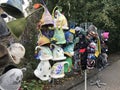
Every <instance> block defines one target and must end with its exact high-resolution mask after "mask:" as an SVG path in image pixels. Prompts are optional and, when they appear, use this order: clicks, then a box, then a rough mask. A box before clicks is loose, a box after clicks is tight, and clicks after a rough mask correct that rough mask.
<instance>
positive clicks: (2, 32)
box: [0, 16, 11, 38]
mask: <svg viewBox="0 0 120 90" xmlns="http://www.w3.org/2000/svg"><path fill="white" fill-rule="evenodd" d="M10 34H11V32H10V30H9V29H8V27H7V24H6V22H5V21H4V19H3V18H2V17H1V16H0V38H3V37H6V36H9V35H10Z"/></svg>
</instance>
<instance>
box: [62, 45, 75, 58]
mask: <svg viewBox="0 0 120 90" xmlns="http://www.w3.org/2000/svg"><path fill="white" fill-rule="evenodd" d="M64 54H65V55H67V56H69V57H72V56H73V55H74V43H73V44H67V45H66V47H64Z"/></svg>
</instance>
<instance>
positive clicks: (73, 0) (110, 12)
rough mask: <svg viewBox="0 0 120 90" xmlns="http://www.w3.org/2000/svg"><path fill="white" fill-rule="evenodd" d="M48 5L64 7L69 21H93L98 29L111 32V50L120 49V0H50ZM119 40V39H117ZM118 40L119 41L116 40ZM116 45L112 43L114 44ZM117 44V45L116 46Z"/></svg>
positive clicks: (78, 23) (63, 9)
mask: <svg viewBox="0 0 120 90" xmlns="http://www.w3.org/2000/svg"><path fill="white" fill-rule="evenodd" d="M48 1H49V3H48V4H47V6H50V7H55V6H56V5H59V6H61V7H62V12H63V13H64V14H65V16H66V17H67V19H68V22H70V21H73V22H76V23H77V25H80V23H83V22H93V24H94V25H95V26H97V27H98V29H102V30H107V31H109V32H110V39H109V48H110V51H111V52H112V51H119V50H120V48H119V47H120V42H118V41H119V40H120V35H119V34H120V30H119V29H120V24H119V22H120V2H119V0H114V1H113V0H96V1H95V0H52V1H51V0H48ZM117 40H118V41H117ZM116 41H117V42H116ZM113 43H114V45H111V44H113ZM114 46H115V47H114Z"/></svg>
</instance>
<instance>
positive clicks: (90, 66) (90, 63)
mask: <svg viewBox="0 0 120 90" xmlns="http://www.w3.org/2000/svg"><path fill="white" fill-rule="evenodd" d="M94 67H95V60H89V59H88V60H87V69H93V68H94Z"/></svg>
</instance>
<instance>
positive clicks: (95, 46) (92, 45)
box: [89, 42, 97, 49]
mask: <svg viewBox="0 0 120 90" xmlns="http://www.w3.org/2000/svg"><path fill="white" fill-rule="evenodd" d="M89 46H90V47H91V48H94V49H96V48H97V45H96V43H95V42H91V43H90V44H89Z"/></svg>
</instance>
